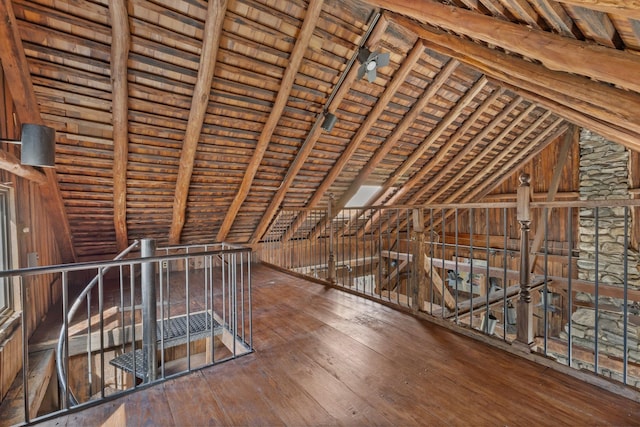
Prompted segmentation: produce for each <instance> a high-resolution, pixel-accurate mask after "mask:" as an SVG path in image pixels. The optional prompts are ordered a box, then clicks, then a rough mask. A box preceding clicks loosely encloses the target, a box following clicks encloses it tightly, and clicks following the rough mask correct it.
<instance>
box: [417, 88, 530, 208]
mask: <svg viewBox="0 0 640 427" xmlns="http://www.w3.org/2000/svg"><path fill="white" fill-rule="evenodd" d="M522 101H523V99H522V98H521V97H517V98H516V99H514V100H513V101H512V102H511V103H510V104H509V105H508V106H506V107H505V108H504V109H503V110H502V111H501V112H500V113H499V114H498V115H497V116H496V117H494V118H493V120H491V121H490V122H489V124H488V125H486V126H485V127H484V128H483V129H482V130H481V131H480V132H479V133H478V134H477V135H476V136H474V137H473V138H472V139H471V141H469V143H468V144H465V146H464V147H463V148H462V149H461V150H460V151H459V152H458V153H457V154H456V155H455V156H454V157H453V159H452V160H451V164H457V163H459V162H460V161H462V159H463V158H464V157H465V156H466V155H468V154H469V153H470V152H471V150H473V149H474V148H475V147H476V145H477V144H478V143H479V142H480V141H482V140H483V139H484V138H485V137H486V136H487V135H489V133H491V131H492V130H493V129H494V128H495V127H496V126H498V125H499V124H500V123H502V122H503V121H504V120H505V119H506V118H507V117H509V114H511V112H512V111H513V110H515V109H516V108H517V107H518V105H520V104H521V103H522ZM432 166H435V164H434V165H432ZM449 172H450V171H447V170H446V168H441V169H440V171H439V172H438V173H437V174H436V175H435V176H434V177H433V178H431V179H430V180H429V182H428V183H427V184H426V185H425V186H424V187H422V188H421V189H420V190H419V191H418V192H417V193H415V194H414V195H413V196H412V197H411V198H410V199H409V200H408V202H407V203H408V204H413V203H417V202H418V200H420V198H421V197H422V196H423V195H424V194H427V193H428V192H429V191H431V190H432V189H433V188H435V187H436V186H438V184H439V183H440V181H441V180H442V179H443V178H444V177H445V176H446V175H447V174H448V173H449Z"/></svg>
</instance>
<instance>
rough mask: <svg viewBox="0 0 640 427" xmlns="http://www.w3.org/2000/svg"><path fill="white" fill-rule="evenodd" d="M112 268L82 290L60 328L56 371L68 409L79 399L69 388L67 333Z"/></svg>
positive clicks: (116, 258)
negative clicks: (76, 316)
mask: <svg viewBox="0 0 640 427" xmlns="http://www.w3.org/2000/svg"><path fill="white" fill-rule="evenodd" d="M139 245H140V241H138V240H135V241H134V242H133V243H132V244H131V245H130V246H129V247H128V248H126V249H125V250H123V251H122V252H120V253H119V254H118V255H117V256H116V257H115V258H114V261H117V260H121V259H122V258H124V257H125V256H127V255H128V254H129V253H130V252H131V251H133V250H134V249H135V248H137V247H138V246H139ZM111 268H112V267H111V266H108V267H103V268H101V269H99V271H98V274H96V275H95V277H94V278H93V279H91V281H90V282H89V283H88V284H87V286H86V287H85V288H84V289H83V290H82V292H80V295H78V297H77V298H76V300H75V301H74V302H73V304H72V305H71V308H70V309H69V313H67V316H66V322H63V325H62V327H61V328H60V335H59V337H58V345H57V346H56V354H57V355H58V357H56V369H57V373H58V382H59V384H60V388H61V389H62V390H64V395H65V396H66V398H65V400H66V407H69V406H75V405H77V404H78V400H77V398H76V397H75V395H74V394H73V392H72V391H71V389H70V388H69V387H68V384H67V367H66V365H67V363H68V361H69V355H68V354H67V353H66V346H65V341H66V339H65V338H66V331H67V329H68V325H69V323H70V322H71V321H72V319H73V316H75V314H76V312H77V311H78V309H79V308H80V305H81V304H82V303H83V301H84V300H85V299H86V298H87V295H89V292H91V290H92V289H93V288H94V286H95V285H96V284H98V281H99V279H100V277H102V276H104V275H105V274H106V273H107V272H108V271H109V270H110V269H111ZM88 336H89V337H90V336H91V334H90V333H89V334H88ZM62 354H64V355H65V357H61V355H62ZM89 366H91V365H90V364H89Z"/></svg>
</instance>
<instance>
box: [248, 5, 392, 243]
mask: <svg viewBox="0 0 640 427" xmlns="http://www.w3.org/2000/svg"><path fill="white" fill-rule="evenodd" d="M388 25H389V21H388V20H387V19H386V18H385V17H384V16H383V17H381V18H380V20H379V21H378V24H377V25H376V27H375V28H374V29H373V31H372V32H371V34H370V36H369V39H368V43H369V46H370V47H371V46H375V45H376V44H377V43H378V42H379V40H380V39H381V38H382V35H383V34H384V32H385V31H386V29H387V26H388ZM357 74H358V67H352V68H351V69H350V70H349V72H348V73H347V75H346V77H345V79H344V81H343V82H342V85H341V86H340V88H339V89H338V91H337V92H336V94H335V96H334V97H333V100H332V101H331V105H329V106H328V108H327V111H328V112H330V113H335V111H336V109H337V107H338V106H339V105H340V103H341V102H342V100H343V99H344V97H345V96H346V95H347V93H348V92H349V90H350V89H351V85H352V84H353V82H354V81H355V79H356V76H357ZM321 133H322V130H321V128H320V126H317V124H316V126H314V128H313V129H312V131H311V133H310V135H309V136H307V139H306V141H305V143H304V144H303V145H302V147H301V148H300V150H299V151H298V153H297V154H296V158H295V159H294V161H293V162H292V163H291V166H289V169H288V170H287V174H286V175H285V177H284V179H283V180H282V183H281V184H280V186H279V188H278V191H277V193H276V195H275V196H274V197H273V199H271V202H270V203H269V207H268V208H267V210H266V211H265V213H264V215H263V216H262V219H261V220H260V223H259V224H258V226H257V227H256V230H255V231H254V233H253V236H252V237H251V240H250V243H251V244H254V243H257V242H258V241H259V240H260V239H261V238H262V237H263V236H264V233H265V232H266V231H267V228H268V227H269V224H270V223H271V220H273V217H274V216H275V215H276V213H277V212H278V208H279V207H280V203H282V201H283V200H284V197H285V195H286V194H287V191H289V188H290V187H291V185H292V184H293V181H294V180H295V178H296V176H297V175H298V172H300V170H301V169H302V167H303V165H304V163H305V162H306V161H307V158H308V157H309V154H311V151H312V150H313V147H314V146H315V144H316V142H317V141H318V138H319V137H320V134H321Z"/></svg>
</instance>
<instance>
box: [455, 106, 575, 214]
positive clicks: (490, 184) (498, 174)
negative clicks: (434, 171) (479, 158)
mask: <svg viewBox="0 0 640 427" xmlns="http://www.w3.org/2000/svg"><path fill="white" fill-rule="evenodd" d="M563 122H564V120H563V119H560V118H559V119H556V120H555V121H554V122H553V123H552V124H551V125H550V126H547V127H546V128H545V129H544V130H543V131H542V132H540V134H539V135H538V136H536V137H535V138H534V139H533V141H531V143H530V144H529V146H530V147H535V146H537V148H536V149H535V150H533V151H532V150H522V151H521V152H520V153H518V154H516V155H515V156H513V157H512V158H511V159H509V160H508V161H507V162H506V163H505V164H504V165H502V166H501V167H500V169H497V170H496V171H495V172H494V173H492V174H491V175H490V176H489V177H485V179H483V180H482V182H483V183H484V184H483V185H478V186H476V188H475V189H474V190H473V191H472V192H471V194H469V195H467V196H465V198H464V199H463V201H462V202H463V203H467V202H471V201H473V200H477V199H480V198H482V197H484V196H485V195H487V194H489V193H490V192H491V191H493V189H494V188H496V187H497V186H499V185H500V184H501V183H502V182H503V181H504V180H506V179H508V178H509V177H510V176H512V175H513V174H514V173H516V172H517V171H518V170H519V169H520V168H522V167H524V165H526V164H527V163H529V162H530V161H531V160H533V158H534V157H535V156H537V155H538V154H540V152H542V150H544V149H545V148H546V147H547V146H548V145H549V144H551V143H552V142H553V141H555V140H556V139H558V138H559V137H561V136H562V135H563V134H564V133H565V132H566V131H567V128H568V125H566V124H564V125H563ZM554 129H555V131H554ZM532 131H533V127H531V128H529V129H528V131H527V132H526V133H527V135H525V136H528V134H529V133H531V132H532ZM514 143H515V141H514ZM501 160H502V159H501ZM477 182H480V181H477ZM477 182H476V183H477Z"/></svg>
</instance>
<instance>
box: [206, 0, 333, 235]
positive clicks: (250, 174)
mask: <svg viewBox="0 0 640 427" xmlns="http://www.w3.org/2000/svg"><path fill="white" fill-rule="evenodd" d="M323 2H324V0H311V1H310V2H309V6H308V7H307V14H306V16H305V19H304V23H303V24H302V28H301V29H300V34H299V35H298V39H297V40H296V44H295V46H294V48H293V51H292V52H291V56H290V57H289V65H288V66H287V69H286V71H285V73H284V76H283V77H282V82H281V83H280V91H279V92H278V96H277V97H276V101H275V102H274V104H273V108H272V109H271V113H270V114H269V118H268V119H267V122H266V123H265V124H264V127H263V128H262V133H261V134H260V138H259V139H258V143H257V144H256V148H255V150H254V152H253V156H252V157H251V161H250V162H249V166H248V167H247V171H246V172H245V175H244V177H243V179H242V183H241V184H240V188H239V189H238V192H237V194H236V196H235V198H234V199H233V203H232V204H231V206H230V207H229V210H228V211H227V215H226V216H225V218H224V221H223V222H222V225H221V226H220V230H219V231H218V236H217V240H218V241H219V242H222V241H223V240H224V239H225V238H226V237H227V234H228V233H229V230H231V226H232V225H233V222H234V221H235V219H236V216H237V215H238V211H239V210H240V207H241V206H242V203H244V201H245V199H246V198H247V195H248V194H249V190H250V189H251V184H252V183H253V179H254V177H255V176H256V173H257V172H258V168H259V167H260V162H262V158H263V157H264V153H265V152H266V150H267V146H268V145H269V142H270V141H271V136H272V135H273V132H274V131H275V129H276V126H277V125H278V122H279V121H280V116H281V115H282V112H283V111H284V109H285V107H286V106H287V101H288V99H289V94H290V93H291V89H292V88H293V84H294V82H295V78H296V75H297V74H298V70H299V68H300V65H301V64H302V59H303V58H304V53H305V52H306V50H307V47H308V45H309V42H310V41H311V36H312V35H313V31H314V29H315V27H316V24H317V22H318V18H319V17H320V12H321V11H322V4H323Z"/></svg>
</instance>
